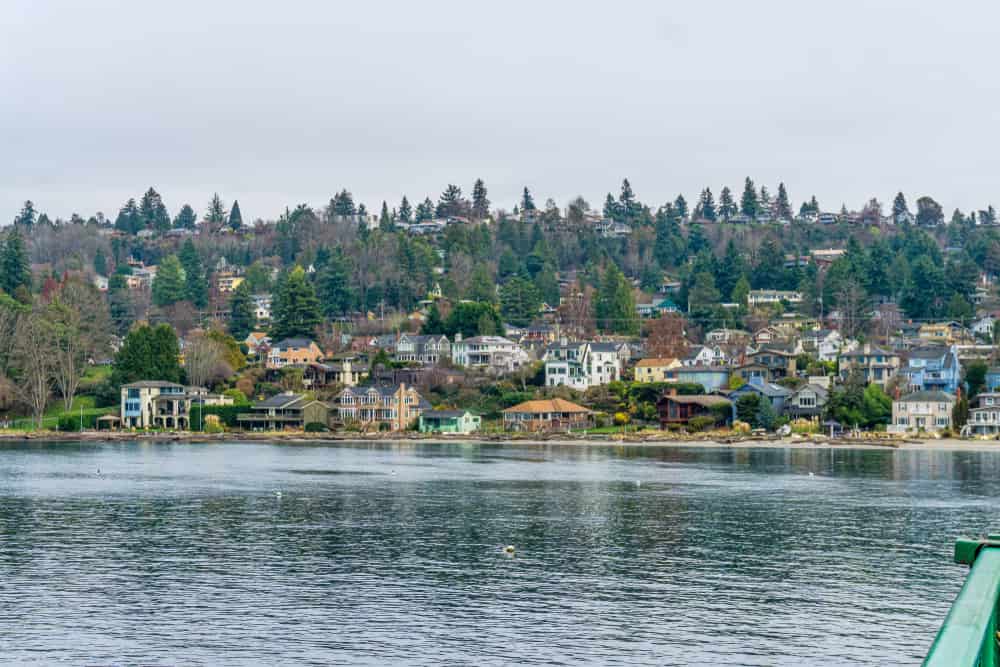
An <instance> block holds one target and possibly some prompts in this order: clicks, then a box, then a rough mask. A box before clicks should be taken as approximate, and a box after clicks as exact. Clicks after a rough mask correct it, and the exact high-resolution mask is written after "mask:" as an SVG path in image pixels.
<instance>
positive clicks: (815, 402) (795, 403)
mask: <svg viewBox="0 0 1000 667" xmlns="http://www.w3.org/2000/svg"><path fill="white" fill-rule="evenodd" d="M829 398H830V390H829V389H828V388H827V387H823V386H820V385H818V384H812V383H806V384H804V385H802V386H801V387H799V388H798V389H796V390H794V391H793V392H792V393H791V394H790V395H789V396H788V397H787V398H785V414H787V415H788V416H789V417H791V418H792V419H799V418H804V419H811V418H813V417H819V416H821V415H822V414H823V410H824V409H825V408H826V403H827V401H828V400H829Z"/></svg>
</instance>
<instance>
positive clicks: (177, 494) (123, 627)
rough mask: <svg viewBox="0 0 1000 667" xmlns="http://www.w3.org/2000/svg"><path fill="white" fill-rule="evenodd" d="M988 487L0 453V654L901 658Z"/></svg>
mask: <svg viewBox="0 0 1000 667" xmlns="http://www.w3.org/2000/svg"><path fill="white" fill-rule="evenodd" d="M810 473H812V474H810ZM998 479H1000V455H998V454H997V453H993V452H986V453H976V452H914V451H889V450H829V449H824V450H776V449H757V450H752V449H700V448H688V449H669V448H636V447H610V446H609V447H593V448H581V447H559V446H551V447H545V448H535V447H515V446H501V445H459V444H447V445H429V444H406V445H376V444H358V445H351V446H333V447H328V446H288V445H284V446H269V445H260V444H224V445H220V444H207V445H206V444H192V445H186V444H108V445H95V444H90V443H86V444H79V445H67V444H38V443H31V444H23V445H22V444H17V445H9V444H5V445H0V540H2V541H0V628H2V629H3V631H2V632H0V662H3V663H4V664H18V665H21V664H32V663H35V664H48V663H51V662H61V663H62V664H110V663H114V664H187V665H192V664H203V665H226V664H232V665H236V664H248V663H250V664H269V665H270V664H307V663H314V664H393V663H395V664H434V665H436V664H505V665H506V664H530V663H544V664H573V665H578V664H623V665H641V664H648V665H664V664H687V665H704V664H720V663H726V664H744V665H779V664H780V665H799V664H818V663H823V664H871V665H886V664H919V662H920V659H921V657H922V655H923V652H924V651H925V650H926V647H927V646H928V645H929V644H930V641H931V640H932V639H933V636H934V633H935V632H936V630H937V628H938V626H939V624H940V622H941V620H942V618H943V616H944V613H945V612H946V610H947V609H948V606H949V604H950V602H951V600H952V598H953V597H954V595H955V593H956V592H957V590H958V588H959V587H960V586H961V582H962V579H963V577H964V575H965V571H964V570H963V569H962V568H960V567H958V566H955V565H952V564H951V562H950V555H951V545H952V542H953V540H954V538H955V537H956V536H957V535H959V534H963V533H964V534H978V533H980V532H982V531H983V530H984V529H986V528H988V527H990V526H991V524H994V523H995V508H996V507H997V496H998V494H1000V485H998V484H997V481H998ZM507 544H512V545H515V546H516V548H517V552H516V556H514V557H513V558H511V557H508V556H507V555H505V554H504V553H503V547H504V545H507Z"/></svg>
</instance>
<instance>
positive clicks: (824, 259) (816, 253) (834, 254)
mask: <svg viewBox="0 0 1000 667" xmlns="http://www.w3.org/2000/svg"><path fill="white" fill-rule="evenodd" d="M846 252H847V251H846V250H844V249H843V248H820V249H817V250H810V251H809V255H810V256H811V257H812V260H813V262H815V263H816V266H817V267H818V268H820V269H825V268H828V267H829V266H830V265H831V264H833V263H834V262H835V261H836V260H837V259H839V258H840V257H842V256H843V255H844V254H845V253H846Z"/></svg>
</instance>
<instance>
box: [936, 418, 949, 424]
mask: <svg viewBox="0 0 1000 667" xmlns="http://www.w3.org/2000/svg"><path fill="white" fill-rule="evenodd" d="M935 423H936V424H937V425H938V426H947V425H948V418H947V417H938V418H937V421H936V422H935Z"/></svg>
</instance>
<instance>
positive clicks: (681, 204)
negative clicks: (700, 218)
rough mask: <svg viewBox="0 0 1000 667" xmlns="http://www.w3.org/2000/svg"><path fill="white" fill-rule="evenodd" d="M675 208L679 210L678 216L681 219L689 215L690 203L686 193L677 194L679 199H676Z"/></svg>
mask: <svg viewBox="0 0 1000 667" xmlns="http://www.w3.org/2000/svg"><path fill="white" fill-rule="evenodd" d="M674 210H675V211H677V217H679V218H680V219H681V220H685V219H686V218H687V217H688V204H687V200H686V199H684V195H677V199H675V200H674Z"/></svg>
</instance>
